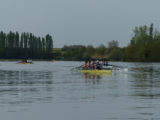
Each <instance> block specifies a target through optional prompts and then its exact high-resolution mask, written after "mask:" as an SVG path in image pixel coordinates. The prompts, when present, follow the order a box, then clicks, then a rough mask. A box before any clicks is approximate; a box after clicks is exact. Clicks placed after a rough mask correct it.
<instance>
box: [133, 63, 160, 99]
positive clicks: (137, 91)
mask: <svg viewBox="0 0 160 120" xmlns="http://www.w3.org/2000/svg"><path fill="white" fill-rule="evenodd" d="M131 75H132V77H133V79H132V81H131V86H132V90H134V92H133V96H138V97H141V98H147V99H153V98H159V97H160V89H159V87H160V80H159V78H160V71H159V68H155V67H154V66H145V67H143V66H139V67H137V68H134V69H133V73H132V74H131Z"/></svg>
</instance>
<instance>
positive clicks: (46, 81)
mask: <svg viewBox="0 0 160 120" xmlns="http://www.w3.org/2000/svg"><path fill="white" fill-rule="evenodd" d="M52 77H53V73H52V72H50V71H7V70H0V104H2V105H4V104H13V105H14V104H21V103H23V104H24V103H33V102H37V101H45V102H49V101H51V100H52V97H51V95H50V92H51V91H52V86H51V85H52Z"/></svg>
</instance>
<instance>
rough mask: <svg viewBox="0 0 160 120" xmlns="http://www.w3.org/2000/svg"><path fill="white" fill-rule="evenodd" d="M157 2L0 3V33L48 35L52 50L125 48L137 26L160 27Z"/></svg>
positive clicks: (68, 0)
mask: <svg viewBox="0 0 160 120" xmlns="http://www.w3.org/2000/svg"><path fill="white" fill-rule="evenodd" d="M159 12H160V0H0V30H2V31H5V32H9V31H10V30H12V31H18V32H20V33H21V32H32V33H34V34H35V35H37V36H44V35H46V34H48V33H49V34H51V35H52V36H53V39H54V47H62V46H63V45H75V44H82V45H89V44H92V45H94V46H98V45H100V44H105V45H107V43H108V42H109V41H111V40H118V41H119V44H120V46H121V47H122V46H126V45H128V43H129V42H130V39H131V37H132V35H133V29H134V28H135V26H139V25H148V26H149V25H150V23H153V24H154V27H156V28H157V29H158V30H159V27H160V13H159Z"/></svg>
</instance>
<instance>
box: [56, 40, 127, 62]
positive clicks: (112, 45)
mask: <svg viewBox="0 0 160 120" xmlns="http://www.w3.org/2000/svg"><path fill="white" fill-rule="evenodd" d="M54 55H55V57H57V58H60V59H63V60H91V59H108V60H116V61H123V60H124V49H123V48H120V47H119V45H118V41H115V40H113V41H110V42H109V43H108V47H106V46H105V45H103V44H101V45H99V46H98V47H93V46H92V45H88V46H83V45H71V46H66V45H65V46H64V47H63V48H62V49H61V50H59V51H57V52H54Z"/></svg>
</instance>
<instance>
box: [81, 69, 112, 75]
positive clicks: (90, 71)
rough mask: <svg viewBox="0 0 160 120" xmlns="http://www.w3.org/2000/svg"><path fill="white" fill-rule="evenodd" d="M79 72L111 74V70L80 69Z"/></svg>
mask: <svg viewBox="0 0 160 120" xmlns="http://www.w3.org/2000/svg"><path fill="white" fill-rule="evenodd" d="M80 72H82V73H86V74H93V75H94V74H95V75H97V74H100V75H101V74H111V72H112V70H80Z"/></svg>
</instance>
